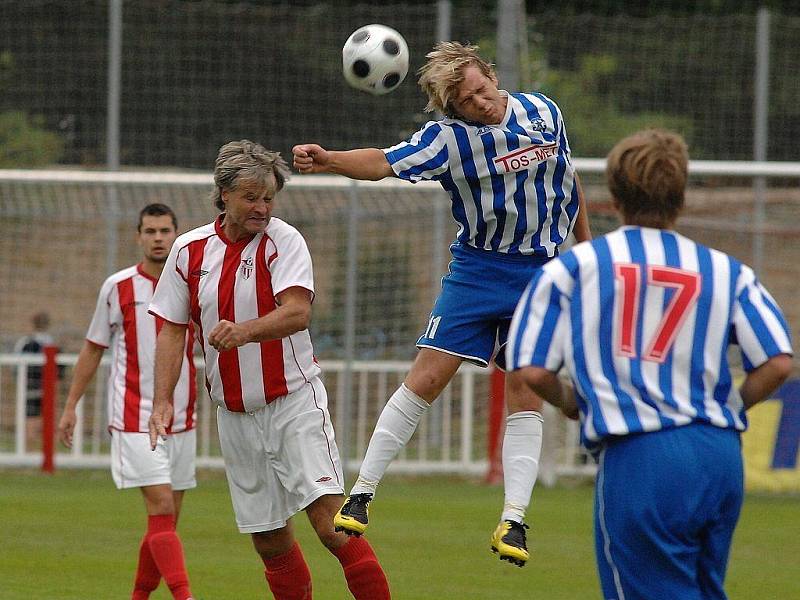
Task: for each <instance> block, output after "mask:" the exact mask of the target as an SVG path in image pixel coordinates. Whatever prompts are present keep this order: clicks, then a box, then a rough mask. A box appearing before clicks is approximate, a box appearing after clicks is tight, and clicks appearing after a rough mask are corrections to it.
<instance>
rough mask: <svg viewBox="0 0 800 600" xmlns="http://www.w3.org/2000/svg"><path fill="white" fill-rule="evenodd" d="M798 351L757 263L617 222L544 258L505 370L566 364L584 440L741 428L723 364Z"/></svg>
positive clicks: (517, 320) (520, 310)
mask: <svg viewBox="0 0 800 600" xmlns="http://www.w3.org/2000/svg"><path fill="white" fill-rule="evenodd" d="M731 343H738V344H739V347H740V350H741V354H742V362H743V366H744V368H745V370H746V371H750V370H752V369H754V368H756V367H758V366H760V365H761V364H763V363H764V362H766V361H767V360H768V359H769V358H771V357H773V356H776V355H778V354H783V353H787V354H791V352H792V348H791V340H790V335H789V328H788V326H787V323H786V320H785V319H784V317H783V315H782V314H781V310H780V308H779V307H778V305H777V304H776V303H775V301H774V300H773V299H772V297H771V296H770V294H769V293H768V292H767V290H766V289H765V288H764V287H763V286H762V285H761V284H760V283H759V281H758V279H756V276H755V274H754V273H753V271H752V269H750V268H749V267H747V266H745V265H743V264H741V263H740V262H738V261H737V260H736V259H734V258H732V257H730V256H728V255H726V254H724V253H722V252H719V251H717V250H712V249H709V248H706V247H705V246H702V245H700V244H697V243H695V242H693V241H692V240H690V239H688V238H686V237H683V236H681V235H679V234H677V233H675V232H672V231H664V230H659V229H649V228H643V227H621V228H619V229H617V230H616V231H614V232H612V233H610V234H608V235H605V236H603V237H600V238H598V239H596V240H593V241H591V242H585V243H582V244H578V245H577V246H575V247H574V248H573V249H572V250H571V251H569V252H566V253H565V254H563V255H562V256H561V257H559V258H557V259H554V260H552V261H550V262H549V263H547V264H546V265H545V266H543V267H542V268H541V269H540V270H539V272H538V274H537V275H536V276H535V277H534V279H533V280H532V281H531V283H530V285H529V286H528V289H527V290H526V291H525V293H524V294H523V296H522V299H521V300H520V302H519V305H518V306H517V310H516V312H515V314H514V318H513V320H512V324H511V330H510V332H509V336H508V348H507V360H508V364H509V366H510V368H512V369H518V368H521V367H525V366H528V365H533V366H537V367H544V368H546V369H548V370H550V371H553V372H557V371H558V370H559V369H560V368H561V367H562V365H563V366H565V367H566V368H567V370H568V371H569V374H570V376H571V377H572V380H573V383H574V384H575V390H576V395H577V398H578V404H579V408H580V411H581V427H582V438H583V440H584V442H586V443H587V445H589V446H591V445H592V443H594V442H597V441H599V440H601V439H603V438H604V437H606V436H608V435H626V434H629V433H635V432H642V431H655V430H658V429H666V428H670V427H677V426H680V425H686V424H688V423H691V422H694V421H701V422H707V423H711V424H713V425H716V426H718V427H723V428H734V429H738V430H744V429H745V428H746V426H747V421H746V418H745V414H744V408H743V404H742V400H741V397H740V396H739V391H738V389H737V387H736V386H734V384H733V381H732V378H731V371H730V367H729V365H728V357H727V349H728V346H729V344H731Z"/></svg>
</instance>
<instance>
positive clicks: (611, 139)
mask: <svg viewBox="0 0 800 600" xmlns="http://www.w3.org/2000/svg"><path fill="white" fill-rule="evenodd" d="M578 65H579V66H578V70H577V71H574V72H573V71H560V70H550V71H547V72H546V74H545V76H544V77H543V79H542V84H541V88H540V89H541V91H542V92H543V93H545V94H547V95H548V96H552V97H553V99H554V100H555V101H556V102H557V103H558V105H559V106H560V107H561V110H562V112H563V113H564V120H565V122H566V124H567V132H568V134H569V140H570V146H571V148H572V151H573V153H575V154H576V155H577V156H605V155H606V154H607V153H608V151H609V150H610V149H611V147H612V146H613V145H614V144H615V143H616V142H617V141H619V140H620V139H621V138H623V137H625V136H626V135H628V134H630V133H633V132H634V131H638V130H640V129H644V128H646V127H664V128H667V129H673V130H675V131H678V132H680V133H681V134H682V135H683V136H684V137H685V138H686V139H687V141H689V142H691V137H692V120H691V119H690V118H687V117H683V116H675V115H670V114H666V113H659V112H626V111H624V110H622V109H621V108H620V107H619V106H618V104H617V103H616V100H615V98H616V96H615V94H614V90H615V89H616V88H615V86H614V85H613V84H612V81H613V79H614V76H615V74H616V71H617V60H616V58H615V57H613V56H610V55H603V54H601V55H584V56H582V57H581V58H580V60H579V62H578Z"/></svg>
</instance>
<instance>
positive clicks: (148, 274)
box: [136, 263, 158, 283]
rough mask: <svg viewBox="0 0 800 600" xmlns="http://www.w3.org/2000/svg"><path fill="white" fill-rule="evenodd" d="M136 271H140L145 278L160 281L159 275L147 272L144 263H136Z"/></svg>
mask: <svg viewBox="0 0 800 600" xmlns="http://www.w3.org/2000/svg"><path fill="white" fill-rule="evenodd" d="M136 272H137V273H139V275H141V276H142V277H144V278H145V279H149V280H150V281H152V282H153V283H158V277H153V276H152V275H150V273H148V272H146V271H145V270H144V268H143V267H142V263H139V264H138V265H136Z"/></svg>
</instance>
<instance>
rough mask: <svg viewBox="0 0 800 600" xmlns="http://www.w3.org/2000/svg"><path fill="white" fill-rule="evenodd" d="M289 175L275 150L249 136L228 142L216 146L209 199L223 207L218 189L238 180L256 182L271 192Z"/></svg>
mask: <svg viewBox="0 0 800 600" xmlns="http://www.w3.org/2000/svg"><path fill="white" fill-rule="evenodd" d="M287 179H289V165H287V164H286V161H285V160H283V158H281V155H280V153H279V152H273V151H272V150H267V149H266V148H264V146H262V145H261V144H257V143H256V142H251V141H250V140H239V141H238V142H228V143H227V144H225V145H224V146H222V147H221V148H220V149H219V154H218V155H217V160H216V163H215V165H214V186H215V187H214V191H213V192H212V193H211V200H212V201H213V202H214V206H216V207H217V208H218V209H219V210H225V203H224V202H223V201H222V192H223V191H224V192H228V191H233V190H235V189H236V188H238V187H239V185H240V184H242V183H248V184H256V185H257V186H259V187H260V188H261V189H264V190H266V191H267V193H268V194H269V195H273V194H276V193H278V192H279V191H281V189H282V188H283V184H284V183H285V182H286V180H287Z"/></svg>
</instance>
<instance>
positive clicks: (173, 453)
mask: <svg viewBox="0 0 800 600" xmlns="http://www.w3.org/2000/svg"><path fill="white" fill-rule="evenodd" d="M137 232H138V233H137V236H136V242H137V243H138V244H139V246H140V247H141V249H142V262H140V263H139V264H137V265H134V266H132V267H128V268H127V269H123V270H122V271H119V272H117V273H114V274H113V275H111V277H109V278H108V279H106V281H105V283H103V286H102V288H101V289H100V294H99V296H98V298H97V306H96V308H95V311H94V317H93V318H92V323H91V325H90V326H89V331H88V333H87V334H86V340H85V341H84V344H83V348H82V349H81V352H80V355H79V356H78V362H77V363H76V365H75V370H74V375H73V378H72V385H71V386H70V389H69V394H68V396H67V402H66V405H65V406H64V412H63V414H62V415H61V419H60V421H59V424H58V437H59V439H60V440H61V442H62V443H63V444H64V445H65V446H66V447H67V448H71V447H72V436H73V432H74V430H75V423H76V422H77V415H76V412H75V409H76V407H77V405H78V401H79V400H80V399H81V397H82V396H83V393H84V392H85V391H86V387H87V386H88V385H89V382H90V381H91V380H92V378H93V377H94V375H95V373H96V372H97V367H98V366H99V365H100V359H101V358H102V357H103V352H104V351H105V349H106V348H109V347H110V348H111V352H112V357H111V373H110V376H109V379H108V411H107V412H108V430H109V432H110V433H111V474H112V477H113V479H114V483H115V484H116V486H117V488H118V489H127V488H139V489H140V490H141V492H142V497H143V499H144V505H145V510H146V512H147V531H146V532H145V535H144V537H143V538H142V543H141V546H140V548H139V562H138V565H137V568H136V579H135V582H134V589H133V595H132V598H133V600H145V599H146V598H149V597H150V593H151V592H152V591H153V590H155V589H156V588H157V587H158V584H159V581H160V580H161V578H162V577H163V578H164V581H166V583H167V586H168V587H169V589H170V591H171V592H172V596H173V598H176V599H177V600H186V599H187V598H191V592H190V590H189V578H188V575H187V573H186V566H185V564H184V558H183V547H182V544H181V540H180V538H179V537H178V534H177V532H176V530H175V525H176V523H177V521H178V515H179V514H180V510H181V504H182V502H183V493H184V490H187V489H190V488H193V487H195V486H196V485H197V484H196V482H195V452H196V446H197V440H196V432H195V416H194V415H195V401H196V398H197V390H196V381H195V368H194V362H193V359H192V348H193V336H192V332H191V331H184V335H183V337H182V338H181V340H180V343H181V353H180V357H179V358H178V361H177V366H178V375H177V379H178V385H177V387H176V389H175V396H174V404H175V413H174V416H173V418H172V420H171V421H170V422H169V423H168V427H167V432H168V433H169V435H168V436H166V438H165V439H164V440H161V441H159V443H158V446H157V448H156V451H155V452H151V450H150V439H149V436H148V421H149V419H150V411H151V409H152V406H153V367H154V360H155V349H156V335H157V332H158V330H159V329H161V327H163V325H164V321H163V319H159V318H155V317H153V316H152V315H150V314H149V313H148V312H147V309H148V306H149V304H150V300H151V298H152V296H153V290H154V289H155V287H156V283H157V282H158V279H159V277H160V276H161V275H162V270H163V268H164V263H165V261H166V260H167V256H168V254H169V250H170V247H171V246H172V243H173V242H174V241H175V238H176V237H177V235H178V223H177V219H176V218H175V213H174V212H173V211H172V209H171V208H169V207H168V206H166V205H164V204H149V205H147V206H145V207H144V208H143V209H142V210H141V212H140V213H139V224H138V227H137Z"/></svg>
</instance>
